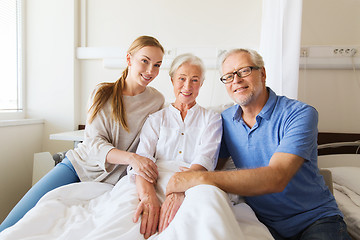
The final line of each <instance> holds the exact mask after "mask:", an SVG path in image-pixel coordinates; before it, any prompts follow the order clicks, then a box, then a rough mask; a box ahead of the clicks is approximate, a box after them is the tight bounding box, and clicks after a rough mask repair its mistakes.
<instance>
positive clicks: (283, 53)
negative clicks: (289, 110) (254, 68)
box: [259, 0, 302, 99]
mask: <svg viewBox="0 0 360 240" xmlns="http://www.w3.org/2000/svg"><path fill="white" fill-rule="evenodd" d="M301 17H302V0H263V13H262V27H261V40H260V50H259V51H260V54H261V55H262V56H263V58H264V61H265V69H266V73H267V77H266V82H267V86H269V87H270V88H271V89H272V90H274V91H275V93H277V94H278V95H285V96H287V97H289V98H294V99H296V98H297V92H298V79H299V60H300V36H301Z"/></svg>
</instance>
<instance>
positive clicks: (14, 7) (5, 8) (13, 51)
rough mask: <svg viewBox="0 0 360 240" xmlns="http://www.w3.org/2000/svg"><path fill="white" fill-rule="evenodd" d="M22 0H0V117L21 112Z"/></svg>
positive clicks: (16, 114)
mask: <svg viewBox="0 0 360 240" xmlns="http://www.w3.org/2000/svg"><path fill="white" fill-rule="evenodd" d="M21 2H22V0H1V1H0V32H1V36H2V37H1V38H0V52H1V56H0V66H1V71H0V114H1V115H0V117H1V118H6V117H4V116H5V115H7V116H9V115H10V116H12V117H14V115H15V116H18V115H22V114H23V113H22V112H23V102H22V99H23V97H22V34H21V33H22V31H21V30H22V21H21V20H22V9H21Z"/></svg>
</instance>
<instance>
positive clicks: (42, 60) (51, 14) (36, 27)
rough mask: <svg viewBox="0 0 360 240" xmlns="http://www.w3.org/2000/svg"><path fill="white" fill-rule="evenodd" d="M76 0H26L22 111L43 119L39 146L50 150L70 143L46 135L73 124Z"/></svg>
mask: <svg viewBox="0 0 360 240" xmlns="http://www.w3.org/2000/svg"><path fill="white" fill-rule="evenodd" d="M76 2H77V1H73V0H62V1H57V0H30V1H26V21H25V22H26V79H25V81H26V110H27V112H26V113H27V114H26V115H27V117H28V118H41V119H44V120H45V125H44V132H43V139H42V143H43V149H44V151H45V150H46V151H49V152H51V153H55V152H57V151H62V150H66V149H69V148H71V146H72V144H71V143H67V142H61V141H54V140H49V135H50V134H51V133H57V132H63V131H70V130H74V129H75V128H76V126H77V124H76V123H77V119H76V117H77V115H76V113H77V112H78V110H77V109H76V106H77V105H76V102H78V100H77V97H78V93H77V91H78V89H77V86H78V82H79V79H78V77H77V71H78V70H77V69H76V68H75V67H76V62H77V60H76V58H74V56H75V47H76V46H77V35H78V34H77V32H75V29H76V27H77V16H78V12H77V11H78V8H77V6H78V4H77V3H76Z"/></svg>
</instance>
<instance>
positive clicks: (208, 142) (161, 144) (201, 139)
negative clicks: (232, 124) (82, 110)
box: [136, 104, 222, 171]
mask: <svg viewBox="0 0 360 240" xmlns="http://www.w3.org/2000/svg"><path fill="white" fill-rule="evenodd" d="M221 136H222V121H221V115H220V114H219V113H216V112H214V111H211V110H207V109H205V108H203V107H201V106H199V105H198V104H195V105H194V106H193V107H192V108H191V109H189V110H188V112H187V115H186V117H185V119H184V121H183V120H182V118H181V114H180V111H179V110H178V109H176V108H175V107H174V106H172V105H170V106H169V107H166V108H164V109H162V110H160V111H158V112H156V113H154V114H151V115H150V116H149V117H148V119H147V120H146V122H145V124H144V126H143V128H142V130H141V134H140V143H139V146H138V148H137V150H136V153H137V154H139V155H141V156H144V157H147V158H149V159H151V160H153V161H154V162H155V161H160V160H163V161H183V162H186V163H189V164H190V165H191V164H199V165H201V166H203V167H205V168H206V169H207V170H208V171H212V170H214V169H215V167H216V164H217V158H218V153H219V149H220V142H221Z"/></svg>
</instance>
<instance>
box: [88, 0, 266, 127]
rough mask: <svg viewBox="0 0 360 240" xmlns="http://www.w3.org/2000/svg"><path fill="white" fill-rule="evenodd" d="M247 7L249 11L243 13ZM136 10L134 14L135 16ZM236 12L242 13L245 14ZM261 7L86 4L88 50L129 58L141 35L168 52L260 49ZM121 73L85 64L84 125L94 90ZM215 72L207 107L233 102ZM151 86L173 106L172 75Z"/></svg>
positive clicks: (230, 0)
mask: <svg viewBox="0 0 360 240" xmlns="http://www.w3.org/2000/svg"><path fill="white" fill-rule="evenodd" d="M245 6H246V9H245ZM135 9H136V10H135ZM233 9H243V10H244V11H241V13H237V12H236V11H233ZM261 11H262V1H251V0H241V1H239V0H238V1H234V0H224V1H221V2H219V1H215V0H212V1H206V4H205V5H204V2H203V1H192V0H182V1H180V0H177V1H168V0H160V1H156V3H155V2H154V1H147V0H139V1H117V0H106V1H97V0H88V1H87V11H86V12H87V24H86V29H87V35H86V42H87V47H97V48H100V47H120V48H122V49H123V51H124V52H125V51H126V50H127V48H128V47H129V46H130V44H131V42H132V41H133V40H134V39H135V38H136V37H138V36H140V35H152V36H154V37H156V38H157V39H158V40H159V41H160V42H161V43H162V45H163V46H164V48H165V49H184V48H208V49H212V48H214V49H215V48H233V47H237V46H242V47H250V48H258V45H259V42H260V28H261ZM121 71H122V69H115V70H114V69H104V68H103V66H102V61H101V60H81V99H82V102H81V113H82V115H81V122H82V123H83V124H84V123H85V120H86V109H87V100H88V96H89V94H90V92H91V91H92V90H93V88H94V87H95V85H96V84H98V83H100V82H102V81H107V82H113V81H115V80H117V79H118V77H119V76H120V74H121ZM219 77H220V74H219V71H218V70H217V69H216V70H214V69H212V70H208V71H207V73H206V80H205V82H204V85H203V87H202V89H201V91H200V94H199V97H198V99H197V101H198V103H199V104H201V105H203V106H205V107H206V106H210V105H218V104H222V103H227V102H229V101H231V99H230V98H229V97H228V95H227V93H226V91H225V88H224V86H223V84H222V83H221V82H220V80H219ZM151 86H154V87H156V88H157V89H158V90H160V91H161V92H162V93H163V94H164V96H165V98H166V100H167V101H172V100H173V99H174V97H173V92H172V91H173V88H172V85H171V82H170V79H169V76H168V69H165V68H164V67H163V69H162V70H161V72H160V74H159V76H158V77H157V78H156V79H155V80H154V81H153V82H152V83H151Z"/></svg>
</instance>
